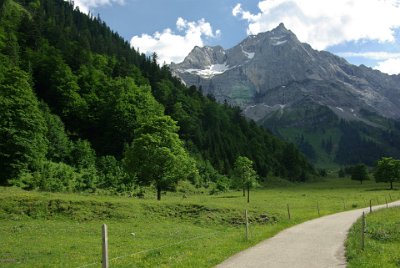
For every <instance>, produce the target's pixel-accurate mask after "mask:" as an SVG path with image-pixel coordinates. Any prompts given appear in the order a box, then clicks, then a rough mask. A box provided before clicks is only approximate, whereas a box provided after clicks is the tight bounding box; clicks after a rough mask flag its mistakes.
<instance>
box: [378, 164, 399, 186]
mask: <svg viewBox="0 0 400 268" xmlns="http://www.w3.org/2000/svg"><path fill="white" fill-rule="evenodd" d="M374 177H375V181H376V182H389V183H390V189H391V190H392V189H393V182H396V181H397V182H400V160H397V159H393V158H392V157H382V158H381V160H379V161H378V163H377V165H376V167H375V172H374Z"/></svg>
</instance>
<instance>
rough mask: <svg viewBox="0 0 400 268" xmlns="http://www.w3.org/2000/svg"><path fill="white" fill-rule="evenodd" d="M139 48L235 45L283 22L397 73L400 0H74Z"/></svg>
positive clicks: (180, 52)
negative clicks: (247, 37) (249, 36)
mask: <svg viewBox="0 0 400 268" xmlns="http://www.w3.org/2000/svg"><path fill="white" fill-rule="evenodd" d="M75 4H76V5H78V6H79V7H80V10H81V11H83V12H88V11H89V10H90V12H91V13H92V14H94V15H97V14H100V17H101V18H102V20H104V21H105V22H106V23H107V24H108V25H109V26H110V27H111V28H112V29H113V30H114V31H117V32H118V33H119V34H120V35H121V36H123V37H124V38H125V39H126V40H128V41H130V42H131V44H132V46H134V47H135V48H139V50H140V51H141V52H144V53H151V52H153V51H155V52H157V54H158V55H159V58H160V61H161V63H162V62H166V63H170V62H171V61H174V62H179V61H182V60H183V58H184V57H185V56H186V55H187V54H188V53H189V52H190V50H191V49H192V48H193V46H195V45H198V46H204V45H221V46H223V47H224V48H230V47H232V46H234V45H236V44H237V43H238V42H240V41H241V40H243V39H244V38H246V36H247V35H249V34H257V33H259V32H263V31H268V30H271V29H273V28H275V27H276V26H277V25H278V24H279V23H280V22H284V23H285V26H286V27H287V28H288V29H290V30H292V31H293V32H294V33H295V34H296V35H297V37H298V38H299V39H300V41H302V42H307V43H309V44H311V46H312V47H314V48H315V49H318V50H328V51H330V52H332V53H335V54H337V55H339V56H342V57H344V58H346V59H347V60H348V61H349V62H350V63H353V64H356V65H359V64H364V65H367V66H369V67H373V68H376V69H379V70H381V71H383V72H386V73H390V74H397V73H400V0H324V1H315V0H246V1H244V0H201V1H200V0H75Z"/></svg>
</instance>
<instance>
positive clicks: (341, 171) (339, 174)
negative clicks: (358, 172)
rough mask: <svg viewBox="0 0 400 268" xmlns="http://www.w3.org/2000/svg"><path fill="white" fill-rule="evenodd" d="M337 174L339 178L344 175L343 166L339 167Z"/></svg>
mask: <svg viewBox="0 0 400 268" xmlns="http://www.w3.org/2000/svg"><path fill="white" fill-rule="evenodd" d="M338 176H339V178H344V177H345V176H346V172H345V171H344V169H343V168H340V169H339V171H338Z"/></svg>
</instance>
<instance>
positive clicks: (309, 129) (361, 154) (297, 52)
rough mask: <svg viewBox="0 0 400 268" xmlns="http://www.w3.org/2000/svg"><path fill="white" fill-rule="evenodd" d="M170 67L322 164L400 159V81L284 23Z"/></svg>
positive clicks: (198, 51)
mask: <svg viewBox="0 0 400 268" xmlns="http://www.w3.org/2000/svg"><path fill="white" fill-rule="evenodd" d="M171 69H172V70H173V71H174V73H175V74H176V75H177V76H179V77H180V78H181V79H182V80H183V81H184V82H185V83H186V84H187V85H195V86H199V87H201V88H202V90H203V92H204V93H205V94H211V95H213V96H215V98H216V99H217V100H218V101H219V102H221V103H223V102H228V103H231V104H235V105H239V106H240V107H241V108H242V110H243V114H244V115H245V116H246V117H248V118H251V119H253V120H255V121H256V122H257V123H258V124H259V125H261V126H263V127H265V128H267V129H269V130H271V131H272V132H273V133H275V134H277V135H279V136H281V137H282V138H285V139H288V140H289V141H291V142H293V143H295V144H297V145H298V146H299V147H300V148H301V150H302V151H303V153H305V154H306V155H307V156H308V158H309V159H310V160H312V161H313V162H314V163H316V164H318V165H332V164H336V165H337V164H340V165H345V164H354V163H358V162H365V163H367V164H369V165H372V164H373V163H374V162H375V161H376V159H378V158H379V157H380V156H383V155H393V156H396V157H398V156H399V155H400V146H399V144H398V143H397V142H394V140H397V137H399V135H400V129H399V124H398V122H399V119H400V109H399V107H400V106H399V105H400V103H399V100H400V86H399V81H400V76H399V75H392V76H390V75H387V74H384V73H381V72H379V71H376V70H372V69H370V68H367V67H365V66H354V65H351V64H349V63H348V62H346V60H344V59H342V58H340V57H337V56H335V55H333V54H331V53H329V52H326V51H317V50H314V49H313V48H312V47H311V46H310V45H308V44H306V43H301V42H300V41H299V40H298V39H297V37H296V35H295V34H294V33H293V32H291V31H290V30H288V29H286V28H285V26H284V25H283V24H280V25H279V26H278V27H276V28H275V29H273V30H271V31H269V32H264V33H260V34H258V35H252V36H249V37H247V38H246V39H244V40H243V41H242V42H240V43H239V44H238V45H236V46H234V47H232V48H230V49H227V50H224V49H223V48H222V47H220V46H216V47H203V48H200V47H196V48H194V49H193V50H192V51H191V52H190V54H189V55H188V56H187V57H186V58H185V60H184V61H183V62H182V63H179V64H171ZM327 144H328V145H327ZM344 151H347V152H351V153H349V154H347V153H345V152H344Z"/></svg>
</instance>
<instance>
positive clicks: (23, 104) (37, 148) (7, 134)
mask: <svg viewBox="0 0 400 268" xmlns="http://www.w3.org/2000/svg"><path fill="white" fill-rule="evenodd" d="M46 131H47V129H46V122H45V120H44V118H43V114H42V112H41V110H40V108H39V102H38V100H37V98H36V96H35V94H34V93H33V91H32V88H31V86H30V84H29V76H28V75H27V74H26V73H25V72H23V71H21V70H19V69H17V68H10V69H8V70H5V72H4V73H2V74H0V184H1V185H6V184H7V180H8V179H11V178H16V177H18V175H19V173H20V172H22V171H35V170H38V169H39V168H40V165H41V164H42V161H43V160H44V159H45V155H46V152H47V143H48V142H47V139H46Z"/></svg>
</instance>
